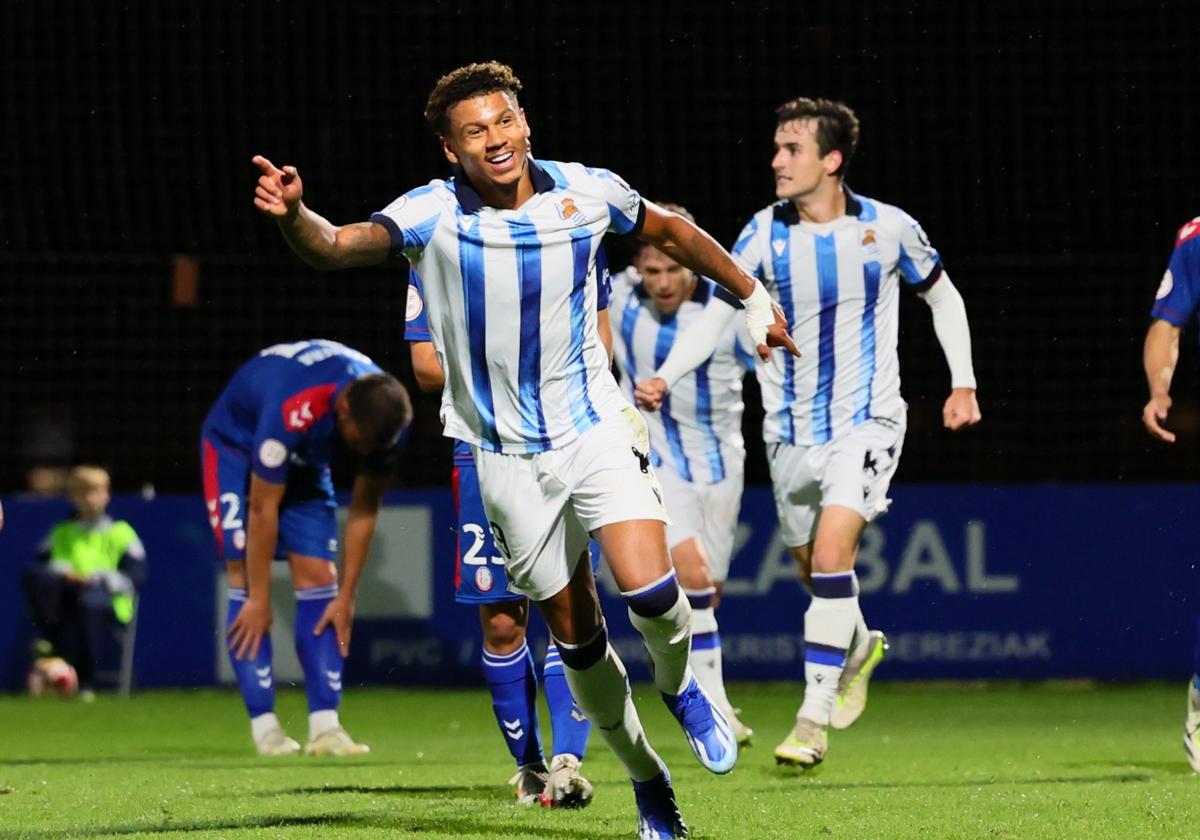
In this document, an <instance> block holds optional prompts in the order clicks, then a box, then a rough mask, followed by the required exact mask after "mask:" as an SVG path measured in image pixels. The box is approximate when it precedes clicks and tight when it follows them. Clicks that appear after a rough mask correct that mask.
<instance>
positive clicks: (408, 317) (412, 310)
mask: <svg viewBox="0 0 1200 840" xmlns="http://www.w3.org/2000/svg"><path fill="white" fill-rule="evenodd" d="M423 311H425V301H423V300H421V293H420V292H418V291H417V290H416V287H414V286H413V285H412V284H411V283H410V284H409V286H408V300H407V301H405V304H404V320H405V321H406V322H407V321H415V320H416V319H417V318H419V317H420V315H421V313H422V312H423Z"/></svg>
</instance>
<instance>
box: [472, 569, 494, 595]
mask: <svg viewBox="0 0 1200 840" xmlns="http://www.w3.org/2000/svg"><path fill="white" fill-rule="evenodd" d="M493 583H494V579H493V578H492V570H491V569H489V568H488V567H487V566H480V567H479V568H478V569H476V570H475V588H476V589H478V590H479V591H480V592H489V591H491V588H492V585H493Z"/></svg>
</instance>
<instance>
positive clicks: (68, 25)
mask: <svg viewBox="0 0 1200 840" xmlns="http://www.w3.org/2000/svg"><path fill="white" fill-rule="evenodd" d="M487 58H498V59H501V60H504V61H507V62H510V63H512V64H513V65H514V67H515V68H516V70H517V72H518V74H519V75H520V76H521V78H522V79H523V81H524V82H525V85H526V90H525V92H524V93H523V94H522V97H521V99H522V103H523V105H524V107H525V108H526V111H527V114H528V116H529V119H530V121H531V124H532V127H533V137H534V148H535V152H536V153H537V154H539V155H541V156H544V157H548V158H555V159H565V160H580V161H583V162H585V163H591V164H596V165H603V166H607V167H609V168H611V169H613V170H615V171H617V172H619V173H621V174H622V175H623V176H624V177H625V178H626V179H628V180H629V181H630V182H631V183H633V184H634V185H635V186H637V187H638V188H639V189H640V190H641V191H642V192H643V194H645V195H646V196H648V197H650V198H659V199H670V200H673V201H677V202H680V203H683V204H685V205H686V206H687V207H689V208H690V209H691V210H692V211H693V212H694V214H695V215H696V217H697V219H698V220H699V221H700V222H701V224H702V225H704V226H705V227H707V228H708V229H709V230H710V231H712V232H713V233H714V234H715V235H716V236H717V237H718V238H719V239H721V240H722V241H724V242H725V243H729V242H731V241H732V239H733V237H734V236H735V234H736V233H737V231H738V230H739V228H740V226H741V224H742V223H743V222H744V221H745V219H747V218H748V217H749V215H750V214H751V213H752V212H753V211H754V210H755V209H757V208H759V207H761V206H762V205H764V204H766V203H768V202H769V201H770V200H771V198H772V195H771V182H770V177H769V175H770V172H769V169H768V161H769V156H770V140H771V132H772V129H773V113H772V112H773V108H774V107H775V105H777V104H778V103H779V102H781V101H782V100H784V99H787V98H790V97H792V96H795V95H798V94H805V95H812V96H816V95H825V96H832V97H836V98H841V99H844V100H845V101H847V102H849V103H850V104H851V105H852V106H853V107H855V108H856V109H857V111H858V113H859V116H860V117H861V119H862V122H863V136H862V144H861V149H860V153H859V155H858V157H857V158H856V160H855V161H854V164H853V166H852V169H851V171H850V176H849V183H850V184H851V185H852V186H853V187H854V188H855V189H857V190H859V191H860V192H863V193H864V194H866V195H869V196H873V197H877V198H879V199H882V200H885V201H889V202H892V203H896V204H899V205H900V206H902V207H903V208H905V209H906V210H908V211H909V212H910V213H912V214H913V215H914V216H916V217H917V218H918V219H920V220H921V221H922V223H923V224H924V226H925V229H926V230H927V232H928V233H929V235H930V236H931V238H932V239H933V241H934V244H935V245H937V246H938V248H939V249H940V250H941V252H942V255H943V258H944V262H945V265H946V267H947V269H948V271H949V272H950V274H951V276H952V277H953V278H954V280H955V282H956V283H957V284H958V285H959V287H960V288H961V289H962V291H963V294H964V296H965V298H966V300H967V304H968V309H969V312H970V317H971V323H972V328H973V334H974V345H975V359H976V368H977V371H978V376H979V381H980V392H979V395H980V401H981V404H982V407H983V412H984V423H983V425H982V426H980V427H979V428H978V429H976V430H973V431H971V432H969V433H967V434H963V435H959V436H950V435H947V434H945V433H943V432H942V431H941V430H940V428H939V427H940V406H941V402H942V400H943V399H944V397H945V394H946V389H947V386H948V374H947V373H946V370H945V365H944V362H943V361H942V359H941V355H940V350H939V348H938V345H937V343H936V340H935V338H934V336H933V331H932V327H931V325H930V320H929V316H928V312H927V311H926V310H925V307H924V306H923V305H922V304H921V303H920V302H919V301H918V300H915V299H914V298H912V297H907V298H906V299H905V302H904V312H903V329H902V337H901V356H902V371H903V375H904V383H905V394H906V396H907V398H908V400H909V403H910V405H911V410H910V421H909V422H910V432H909V437H908V441H907V443H906V446H905V450H906V452H905V458H904V462H903V466H902V468H901V470H900V474H899V480H900V481H928V480H952V481H986V482H995V481H1018V480H1019V481H1113V480H1119V479H1160V478H1166V479H1184V478H1194V477H1195V475H1196V472H1195V466H1196V455H1197V443H1196V441H1197V439H1198V438H1200V411H1198V407H1197V401H1196V399H1195V397H1194V394H1195V387H1196V384H1197V378H1196V376H1195V371H1196V367H1197V366H1196V363H1195V360H1194V359H1195V339H1194V336H1193V335H1190V334H1189V335H1188V336H1187V337H1186V338H1185V346H1184V353H1183V357H1184V360H1183V362H1182V364H1181V370H1180V373H1179V376H1178V380H1177V382H1178V384H1177V386H1176V388H1175V393H1176V398H1177V402H1176V408H1175V411H1174V414H1173V417H1172V423H1173V425H1174V426H1175V427H1176V428H1177V429H1179V430H1180V431H1182V432H1184V435H1183V436H1182V439H1181V442H1180V443H1179V444H1177V445H1176V446H1175V447H1174V448H1173V449H1168V448H1167V447H1160V446H1157V445H1152V444H1151V443H1150V441H1149V439H1148V438H1147V437H1146V436H1145V434H1144V433H1143V432H1142V430H1141V427H1140V422H1139V415H1140V411H1141V407H1142V405H1143V404H1144V402H1145V399H1146V397H1145V387H1144V384H1143V381H1142V373H1141V366H1140V346H1141V339H1142V335H1143V333H1144V331H1145V327H1146V325H1147V323H1148V321H1147V312H1148V309H1149V306H1150V302H1151V299H1152V297H1153V293H1154V290H1155V288H1156V286H1157V284H1158V281H1159V278H1160V277H1161V275H1162V272H1163V269H1164V268H1165V265H1166V260H1167V258H1168V256H1169V253H1170V250H1171V246H1172V236H1173V233H1174V231H1175V229H1176V228H1177V227H1178V226H1179V225H1181V224H1182V223H1183V222H1185V221H1187V220H1188V219H1190V218H1192V217H1193V216H1195V215H1197V214H1200V194H1198V193H1200V191H1198V190H1197V186H1198V185H1200V162H1198V161H1200V133H1198V131H1197V128H1198V126H1197V119H1198V118H1197V115H1196V112H1197V108H1196V102H1197V92H1196V91H1197V84H1198V83H1200V27H1198V26H1197V25H1196V14H1195V9H1194V7H1189V5H1188V4H1163V3H1134V2H1114V3H1109V4H1105V5H1104V7H1103V11H1102V12H1101V11H1100V10H1099V9H1098V7H1097V6H1096V4H1094V3H1087V2H1049V3H1038V4H1030V3H1025V4H1003V3H990V4H971V3H954V4H951V3H946V4H932V5H925V6H921V5H919V4H918V5H915V6H914V5H913V4H909V3H872V4H849V3H846V4H834V3H753V4H735V3H728V2H722V3H717V2H708V3H689V4H675V3H643V4H640V5H637V6H633V5H628V6H626V5H623V4H611V3H603V4H601V3H556V4H542V3H523V4H516V5H512V6H509V5H504V4H496V5H491V6H488V7H484V6H482V5H477V4H469V3H467V4H452V3H436V2H405V3H393V2H369V3H367V2H356V3H340V4H331V3H324V2H313V1H312V0H290V2H276V3H246V4H242V3H234V2H190V3H184V2H180V3H160V2H150V0H131V1H130V2H125V3H120V4H115V3H111V2H96V3H88V2H64V0H46V2H37V3H34V2H3V3H0V242H2V243H3V244H2V246H0V388H2V389H3V396H2V398H0V491H5V492H9V491H19V490H21V489H22V488H23V487H24V486H25V484H26V473H27V471H28V469H29V468H30V467H33V466H36V465H42V464H60V463H72V462H77V461H94V462H100V463H102V464H105V465H107V466H109V467H110V468H111V469H112V471H113V475H114V478H115V483H116V485H117V489H124V490H129V489H137V488H138V487H141V486H142V485H143V484H146V483H151V484H153V485H155V486H156V487H157V488H158V489H160V490H163V489H166V490H189V491H194V490H195V489H196V488H197V480H198V477H197V466H196V460H197V458H196V437H197V431H198V427H199V424H200V421H201V419H202V418H203V415H204V412H205V411H206V409H207V406H208V404H209V403H210V401H211V400H212V399H213V398H214V397H215V396H216V394H217V393H218V391H219V390H220V388H221V386H222V384H223V382H224V380H225V379H226V378H227V377H228V376H229V374H230V373H231V372H232V370H233V369H234V368H235V367H236V365H237V364H239V363H240V362H241V361H242V360H243V359H245V358H246V357H248V356H249V355H251V354H252V353H254V352H255V351H256V350H258V349H259V348H261V347H262V346H265V345H267V344H270V343H273V342H277V341H283V340H292V339H297V338H303V337H312V336H324V337H329V338H335V339H339V340H341V341H344V342H346V343H349V344H351V345H353V346H355V347H358V348H359V349H362V350H363V351H365V352H367V353H369V354H370V355H372V356H373V357H375V358H376V360H378V361H379V362H380V363H381V364H383V365H384V366H385V367H386V368H389V369H391V370H393V371H395V372H397V373H398V374H399V375H400V376H401V377H402V378H405V379H406V381H410V382H411V374H410V371H409V369H408V353H407V348H406V345H405V344H404V341H403V313H404V299H405V294H404V293H405V286H404V276H405V275H404V271H403V267H402V266H391V267H388V268H384V269H378V270H370V271H354V272H347V273H342V274H330V275H320V274H317V273H316V272H313V271H311V270H309V269H308V268H307V267H305V266H303V265H302V264H301V263H300V262H299V261H298V260H296V259H295V258H293V257H292V256H291V255H290V252H289V251H288V250H287V248H286V246H285V245H284V243H283V241H282V239H281V238H280V237H279V235H278V234H277V232H276V230H275V227H274V225H273V224H272V223H270V222H269V221H268V220H266V219H265V218H263V217H261V216H260V215H259V214H258V213H257V212H255V210H254V209H253V207H252V204H251V200H250V199H251V195H252V190H253V184H254V180H255V172H254V170H253V169H252V167H251V165H250V162H249V161H250V157H251V155H253V154H255V153H262V154H265V155H267V156H268V157H270V158H272V159H273V160H274V161H275V162H276V163H278V164H283V163H291V164H295V165H297V166H298V167H299V168H300V171H301V174H302V176H303V177H304V181H305V186H306V196H305V198H306V201H307V202H308V203H309V204H310V205H311V206H312V207H313V208H315V209H316V210H318V211H319V212H321V213H323V214H324V215H326V216H327V217H329V218H330V219H331V220H334V221H335V222H350V221H358V220H362V219H365V218H366V217H367V215H368V214H369V213H371V212H372V211H374V210H376V209H378V208H380V207H381V206H383V205H384V204H386V203H387V202H388V201H390V200H391V199H392V198H393V197H394V196H396V195H398V194H399V193H401V192H403V191H404V190H407V189H409V188H411V187H413V186H416V185H418V184H421V183H424V182H426V181H428V180H429V179H430V178H431V177H434V176H442V175H444V174H445V172H446V165H445V162H444V161H443V160H442V158H441V156H440V153H439V151H438V149H437V147H436V145H435V143H434V141H433V139H432V137H431V136H430V134H429V131H428V129H427V128H426V126H425V124H424V122H423V120H422V118H421V108H422V105H423V102H424V98H425V95H426V93H427V92H428V90H429V88H430V86H431V84H432V83H433V81H434V80H435V79H436V77H437V76H438V75H440V74H441V73H443V72H445V71H447V70H449V69H451V68H453V67H455V66H457V65H458V64H460V63H465V62H467V61H471V60H480V59H487ZM617 247H618V248H619V245H618V246H617ZM193 269H194V270H193ZM189 276H190V277H193V278H195V277H198V285H196V286H195V287H194V288H195V292H196V294H195V298H194V300H189V295H188V294H187V292H188V291H189V289H190V288H192V287H190V286H189V284H188V278H189ZM177 298H178V299H177ZM752 389H753V386H751V390H752ZM747 434H748V441H749V442H750V446H749V449H750V453H751V457H750V467H749V470H750V472H749V479H750V480H751V481H764V480H765V479H766V473H765V464H764V461H763V459H762V455H761V452H760V447H758V446H756V445H754V440H755V437H756V435H757V418H755V417H754V416H753V415H751V416H750V417H748V419H747ZM439 435H440V428H439V426H438V422H437V418H436V401H435V400H433V399H431V398H421V400H420V401H419V408H418V419H417V424H416V427H415V430H414V433H413V436H412V445H411V446H410V447H409V450H408V454H407V461H406V463H405V465H404V469H403V471H402V473H401V475H400V477H399V479H398V481H399V483H401V484H404V485H409V486H421V485H431V484H440V483H443V482H444V481H445V479H446V476H447V473H448V470H449V448H448V446H447V445H446V444H444V443H443V442H442V441H441V440H440V438H439Z"/></svg>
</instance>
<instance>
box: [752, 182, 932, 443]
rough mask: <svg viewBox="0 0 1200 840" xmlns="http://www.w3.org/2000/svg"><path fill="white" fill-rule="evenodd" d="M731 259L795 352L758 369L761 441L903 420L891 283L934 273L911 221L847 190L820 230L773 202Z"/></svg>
mask: <svg viewBox="0 0 1200 840" xmlns="http://www.w3.org/2000/svg"><path fill="white" fill-rule="evenodd" d="M733 254H734V256H735V258H736V259H738V260H739V261H740V262H741V264H742V266H743V267H744V268H745V269H746V270H747V271H749V272H750V273H752V274H754V275H756V276H757V277H758V278H759V279H761V280H762V281H763V282H764V283H765V284H766V286H767V289H768V290H769V291H770V292H771V295H772V297H774V298H775V299H776V300H777V301H779V304H780V306H782V307H783V311H784V314H785V315H786V316H787V320H788V324H789V325H790V326H791V331H792V338H793V339H794V340H795V342H796V344H797V346H798V347H799V348H800V353H801V356H800V358H798V359H797V358H794V357H793V356H791V355H789V354H787V353H785V352H783V351H781V350H776V351H775V352H774V353H772V354H771V361H770V363H767V364H764V363H761V362H760V363H759V365H758V380H759V384H760V386H761V388H762V398H763V409H764V410H765V412H766V416H765V417H764V420H763V438H764V439H765V440H766V441H767V442H768V443H774V442H777V441H783V442H786V443H791V444H795V445H802V446H809V445H813V444H821V443H825V442H827V441H829V440H832V439H833V438H835V437H837V436H838V435H840V434H842V433H843V432H844V431H846V430H847V429H849V428H850V427H852V426H856V425H858V424H859V423H864V422H866V421H867V420H870V419H871V418H873V417H886V418H892V419H895V418H898V417H899V416H900V415H902V414H903V412H904V411H905V403H904V400H903V398H902V397H901V396H900V362H899V358H898V356H897V353H896V341H897V336H898V322H899V309H900V298H899V293H898V289H899V285H900V281H901V280H903V281H904V282H905V283H907V284H909V285H910V286H913V287H915V288H916V289H917V290H918V291H924V290H925V289H928V288H929V287H930V286H932V285H933V283H935V282H936V281H937V279H938V278H939V277H940V276H941V273H942V266H941V261H940V257H939V256H938V252H937V250H936V249H935V248H934V247H933V246H932V245H931V244H929V239H928V238H927V237H926V236H925V232H924V231H923V230H921V226H920V225H919V224H918V223H917V221H916V220H915V219H913V218H912V216H909V215H908V214H907V213H905V212H904V211H903V210H901V209H900V208H898V207H893V206H892V205H890V204H884V203H883V202H881V201H875V200H874V199H869V198H865V197H862V196H857V195H855V194H854V193H852V192H850V190H848V189H847V190H846V215H845V216H843V217H841V218H840V219H836V220H834V221H832V222H827V223H823V224H813V223H810V222H804V221H801V220H800V218H799V214H798V213H797V211H796V208H795V205H793V204H792V203H791V202H790V201H779V202H776V203H775V204H772V205H770V206H769V207H766V208H764V209H762V210H760V211H758V212H757V213H755V214H754V217H753V218H751V219H750V222H749V223H748V224H747V225H746V227H745V228H744V229H743V230H742V233H741V235H740V236H739V237H738V240H737V242H736V244H734V246H733Z"/></svg>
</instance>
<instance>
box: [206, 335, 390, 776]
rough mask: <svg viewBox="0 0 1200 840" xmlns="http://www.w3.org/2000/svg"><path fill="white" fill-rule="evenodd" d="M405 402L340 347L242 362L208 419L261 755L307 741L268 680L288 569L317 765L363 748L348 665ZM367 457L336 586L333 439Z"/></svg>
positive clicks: (212, 471) (238, 668) (296, 347)
mask: <svg viewBox="0 0 1200 840" xmlns="http://www.w3.org/2000/svg"><path fill="white" fill-rule="evenodd" d="M411 418H412V407H411V406H410V405H409V400H408V393H407V392H406V391H405V390H404V386H403V385H401V384H400V383H399V382H397V381H396V379H395V378H394V377H392V376H390V375H388V374H386V373H384V372H383V371H382V370H380V369H379V367H378V366H376V364H375V363H374V362H372V361H371V360H370V359H369V358H367V357H366V356H364V355H363V354H362V353H359V352H358V351H357V350H353V349H351V348H349V347H346V346H345V345H342V344H338V343H337V342H335V341H323V340H319V339H318V340H310V341H297V342H295V343H292V344H277V345H275V346H273V347H268V348H266V349H265V350H263V351H262V352H260V353H259V354H258V355H257V356H255V357H254V358H253V359H251V360H250V361H248V362H246V363H245V364H244V365H242V367H241V368H239V369H238V371H237V373H235V374H234V375H233V379H231V380H230V382H229V384H228V385H227V386H226V387H225V390H224V391H223V392H222V393H221V396H220V397H218V398H217V402H216V404H215V405H214V406H213V407H212V410H211V411H209V413H208V417H207V419H205V421H204V428H203V431H202V432H201V437H200V457H201V464H202V467H203V480H204V500H205V503H206V504H207V505H208V517H209V523H210V524H211V525H212V529H213V535H214V536H215V537H216V541H217V557H218V560H219V561H221V562H224V563H225V567H226V570H227V571H228V573H229V615H228V624H227V630H228V634H229V652H230V662H231V663H232V665H233V671H234V673H235V674H236V675H237V681H238V687H239V688H240V689H241V692H242V699H243V700H245V702H246V711H247V712H248V713H249V715H250V734H251V737H252V738H253V739H254V745H255V748H256V749H257V750H258V752H259V754H260V755H289V754H292V753H296V752H299V750H300V745H299V744H298V743H297V742H296V741H294V740H292V739H291V738H289V737H288V736H287V734H286V733H285V732H284V731H283V727H282V726H280V723H279V719H278V718H277V717H276V716H275V681H274V678H273V676H272V674H271V668H272V658H271V636H270V628H271V621H272V615H271V592H270V586H271V568H270V567H271V561H272V560H273V559H286V560H287V562H288V565H289V566H290V568H291V574H292V583H293V585H294V586H295V588H296V653H297V654H298V655H299V657H300V664H301V666H302V667H303V669H304V688H305V692H306V693H307V695H308V710H309V714H308V744H307V746H306V747H305V752H307V753H309V754H310V755H354V754H358V753H365V752H367V750H368V748H367V747H366V745H364V744H358V743H355V741H354V740H353V739H352V738H351V737H350V736H349V735H348V734H347V733H346V730H345V729H343V728H342V726H341V723H340V721H339V718H338V707H339V705H340V704H341V699H342V666H343V661H344V659H345V656H346V654H347V652H348V651H349V647H350V632H351V624H352V622H353V620H354V598H355V594H356V592H357V589H358V583H359V579H360V577H361V575H362V569H363V563H364V562H365V561H366V558H367V553H368V550H369V549H370V546H371V539H372V537H373V536H374V534H375V521H376V517H377V516H378V513H379V505H380V502H381V501H382V499H383V493H384V491H385V490H386V489H387V486H388V483H389V481H390V478H391V475H392V472H393V470H394V468H395V460H396V456H397V453H398V451H399V447H400V441H401V437H402V435H403V432H404V430H405V429H406V428H407V427H408V424H409V421H410V420H411ZM337 440H340V441H341V442H342V443H343V444H345V445H346V446H348V447H349V448H350V449H352V450H354V451H355V452H356V453H358V454H359V455H361V456H362V469H361V472H360V473H359V474H358V476H357V477H356V478H355V480H354V488H353V491H352V493H351V498H350V516H349V519H348V520H347V522H346V534H345V553H344V557H343V561H342V563H343V566H342V580H341V582H340V586H339V581H338V574H337V568H336V567H335V566H334V562H333V561H334V558H335V557H336V556H337V550H338V539H337V519H336V510H337V502H336V501H334V497H333V482H332V480H331V478H330V470H329V462H330V458H331V456H332V450H333V446H334V444H335V441H337Z"/></svg>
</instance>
